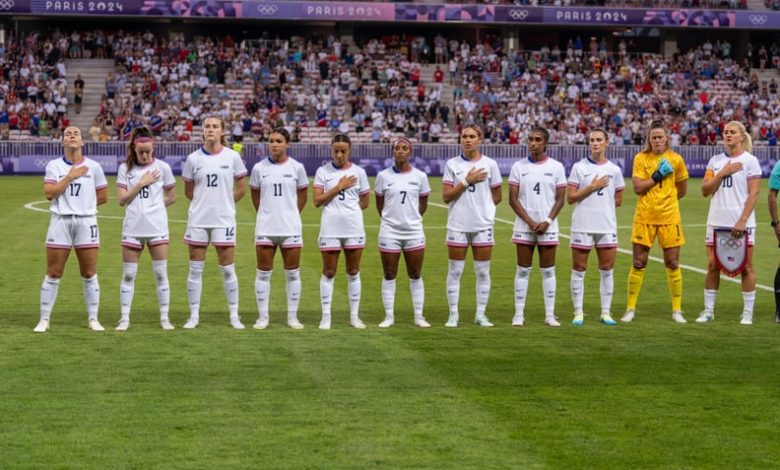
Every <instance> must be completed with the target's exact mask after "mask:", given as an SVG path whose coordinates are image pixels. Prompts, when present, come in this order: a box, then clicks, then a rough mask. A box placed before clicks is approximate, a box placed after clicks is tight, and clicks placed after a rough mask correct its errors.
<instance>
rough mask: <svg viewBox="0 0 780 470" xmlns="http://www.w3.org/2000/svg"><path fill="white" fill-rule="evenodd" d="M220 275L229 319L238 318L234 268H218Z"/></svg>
mask: <svg viewBox="0 0 780 470" xmlns="http://www.w3.org/2000/svg"><path fill="white" fill-rule="evenodd" d="M219 271H220V272H221V273H222V287H224V289H225V298H226V299H227V303H228V311H229V312H230V318H238V278H237V277H236V266H235V265H234V264H227V265H225V266H220V267H219Z"/></svg>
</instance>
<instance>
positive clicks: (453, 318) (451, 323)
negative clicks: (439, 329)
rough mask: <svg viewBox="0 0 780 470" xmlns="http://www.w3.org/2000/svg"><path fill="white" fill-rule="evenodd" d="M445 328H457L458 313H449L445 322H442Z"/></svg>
mask: <svg viewBox="0 0 780 470" xmlns="http://www.w3.org/2000/svg"><path fill="white" fill-rule="evenodd" d="M444 326H446V327H447V328H457V327H458V314H457V313H450V317H449V318H448V319H447V323H445V324H444Z"/></svg>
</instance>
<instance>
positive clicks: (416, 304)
mask: <svg viewBox="0 0 780 470" xmlns="http://www.w3.org/2000/svg"><path fill="white" fill-rule="evenodd" d="M409 290H410V291H411V292H412V308H413V309H414V318H422V316H423V304H424V303H425V284H423V280H422V278H419V279H409Z"/></svg>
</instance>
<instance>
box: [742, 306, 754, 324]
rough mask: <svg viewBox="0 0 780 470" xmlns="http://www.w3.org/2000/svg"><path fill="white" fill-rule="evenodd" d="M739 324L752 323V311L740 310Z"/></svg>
mask: <svg viewBox="0 0 780 470" xmlns="http://www.w3.org/2000/svg"><path fill="white" fill-rule="evenodd" d="M739 324H740V325H752V324H753V312H748V311H747V310H745V311H744V312H742V317H741V318H740V320H739Z"/></svg>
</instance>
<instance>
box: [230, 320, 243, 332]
mask: <svg viewBox="0 0 780 470" xmlns="http://www.w3.org/2000/svg"><path fill="white" fill-rule="evenodd" d="M230 326H232V327H233V328H234V329H236V330H243V329H244V324H243V323H241V320H240V319H239V318H238V317H233V318H231V319H230Z"/></svg>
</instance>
